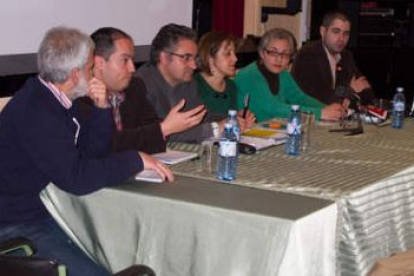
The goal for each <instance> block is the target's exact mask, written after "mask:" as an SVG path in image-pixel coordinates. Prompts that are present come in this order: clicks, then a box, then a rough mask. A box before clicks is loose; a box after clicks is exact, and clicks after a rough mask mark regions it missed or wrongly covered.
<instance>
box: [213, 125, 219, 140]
mask: <svg viewBox="0 0 414 276" xmlns="http://www.w3.org/2000/svg"><path fill="white" fill-rule="evenodd" d="M211 130H212V131H213V137H214V138H219V136H220V129H219V125H218V124H217V122H212V123H211Z"/></svg>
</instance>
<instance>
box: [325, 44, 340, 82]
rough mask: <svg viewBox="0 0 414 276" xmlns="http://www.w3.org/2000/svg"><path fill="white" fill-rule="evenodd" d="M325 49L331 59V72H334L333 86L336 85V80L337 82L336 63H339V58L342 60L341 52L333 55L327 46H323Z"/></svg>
mask: <svg viewBox="0 0 414 276" xmlns="http://www.w3.org/2000/svg"><path fill="white" fill-rule="evenodd" d="M323 48H324V49H325V52H326V55H327V57H328V60H329V65H330V66H331V74H332V80H333V82H332V87H335V82H336V65H337V64H338V62H339V60H341V54H335V55H332V54H331V53H329V51H328V49H326V47H325V46H324V47H323Z"/></svg>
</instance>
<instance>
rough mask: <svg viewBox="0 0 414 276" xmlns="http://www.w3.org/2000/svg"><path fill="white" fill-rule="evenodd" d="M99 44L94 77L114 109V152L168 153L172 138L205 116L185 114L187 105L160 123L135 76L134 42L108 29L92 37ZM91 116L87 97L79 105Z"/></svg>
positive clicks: (144, 88)
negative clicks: (169, 142) (104, 89)
mask: <svg viewBox="0 0 414 276" xmlns="http://www.w3.org/2000/svg"><path fill="white" fill-rule="evenodd" d="M91 38H92V40H93V41H94V43H95V54H94V68H93V75H94V76H95V77H96V78H97V79H99V80H100V81H102V82H103V83H104V84H105V86H106V89H107V92H108V101H109V104H110V105H111V106H112V110H113V119H114V122H115V126H116V130H115V132H114V134H113V136H112V150H113V151H115V152H119V151H124V150H138V151H143V152H145V153H157V152H163V151H165V150H166V143H167V141H168V138H169V136H170V135H171V134H173V133H177V132H181V131H184V130H186V129H188V128H191V127H193V126H194V125H197V124H198V123H199V122H200V121H201V120H202V118H203V116H204V114H203V113H202V112H201V113H199V111H200V110H201V109H198V110H197V109H196V110H190V111H187V112H181V109H182V108H183V106H184V102H180V103H178V104H177V105H175V106H173V108H172V109H171V111H170V112H169V113H168V114H167V116H166V117H165V118H164V119H160V118H159V116H158V114H157V112H156V111H155V110H154V108H153V107H152V105H151V103H150V102H149V101H148V100H147V98H146V94H147V92H146V90H147V89H146V87H145V84H144V82H143V81H142V79H141V78H140V77H138V76H134V75H133V73H134V72H135V66H134V61H133V58H134V42H133V40H132V38H131V36H129V35H128V34H127V33H125V32H124V31H122V30H120V29H117V28H113V27H104V28H100V29H98V30H96V31H95V32H94V33H93V34H92V35H91ZM76 103H77V105H78V107H79V108H80V109H81V111H82V112H83V113H85V114H89V115H90V112H91V110H92V107H93V102H92V100H91V99H90V98H89V97H83V98H81V99H79V100H78V101H77V102H76Z"/></svg>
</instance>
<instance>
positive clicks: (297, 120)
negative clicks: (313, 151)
mask: <svg viewBox="0 0 414 276" xmlns="http://www.w3.org/2000/svg"><path fill="white" fill-rule="evenodd" d="M286 135H287V138H286V145H285V146H286V148H285V152H286V154H288V155H299V154H300V152H301V149H302V146H301V143H302V118H301V115H300V108H299V106H298V105H292V107H291V111H290V115H289V119H288V122H287V127H286Z"/></svg>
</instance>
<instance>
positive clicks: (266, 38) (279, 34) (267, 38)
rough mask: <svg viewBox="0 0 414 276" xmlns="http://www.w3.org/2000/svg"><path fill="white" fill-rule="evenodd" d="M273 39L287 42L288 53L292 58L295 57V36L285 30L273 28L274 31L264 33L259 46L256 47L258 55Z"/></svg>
mask: <svg viewBox="0 0 414 276" xmlns="http://www.w3.org/2000/svg"><path fill="white" fill-rule="evenodd" d="M274 39H283V40H287V41H288V42H289V46H290V53H291V55H292V57H293V56H294V55H295V53H296V50H297V43H296V39H295V36H294V35H293V34H292V33H291V32H289V31H288V30H285V29H282V28H274V29H271V30H268V31H267V32H265V33H264V35H263V36H262V38H261V39H260V42H259V46H258V47H257V51H258V52H259V54H260V53H261V52H262V51H263V50H264V49H265V48H266V47H267V45H269V44H270V42H272V40H274Z"/></svg>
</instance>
